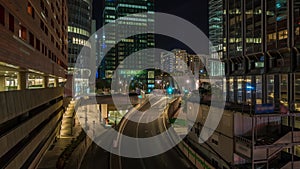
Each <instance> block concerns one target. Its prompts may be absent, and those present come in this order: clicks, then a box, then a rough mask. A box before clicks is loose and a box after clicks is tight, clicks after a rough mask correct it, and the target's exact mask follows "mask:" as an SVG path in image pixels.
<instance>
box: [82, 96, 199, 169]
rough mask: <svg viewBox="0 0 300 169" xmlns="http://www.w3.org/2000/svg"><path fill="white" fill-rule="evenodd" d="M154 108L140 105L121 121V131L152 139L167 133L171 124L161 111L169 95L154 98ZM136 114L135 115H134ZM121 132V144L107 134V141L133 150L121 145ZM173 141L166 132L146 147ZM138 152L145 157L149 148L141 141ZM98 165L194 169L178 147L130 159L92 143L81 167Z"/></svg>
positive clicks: (117, 168)
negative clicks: (137, 109)
mask: <svg viewBox="0 0 300 169" xmlns="http://www.w3.org/2000/svg"><path fill="white" fill-rule="evenodd" d="M150 102H151V105H152V106H151V107H152V108H151V109H148V108H149V104H145V105H144V106H143V107H141V109H140V111H139V112H137V111H133V112H130V113H129V114H128V116H127V119H128V118H129V119H131V120H127V119H125V120H122V121H121V123H120V125H119V127H118V131H119V132H120V133H122V134H123V135H126V136H130V137H134V138H149V137H153V136H155V135H158V134H160V133H167V132H166V130H167V129H168V128H169V124H168V123H167V121H166V118H165V115H164V114H162V112H163V109H164V107H165V105H166V102H167V100H166V98H151V99H150ZM132 117H134V118H132ZM122 137H123V136H122V135H121V136H120V137H119V138H118V146H117V147H115V146H113V143H112V142H113V141H112V140H113V138H110V135H109V134H107V136H106V137H105V138H107V139H108V140H109V141H107V144H112V148H115V149H119V151H120V152H121V151H124V150H125V151H130V150H128V149H126V147H122V145H123V146H124V145H126V144H123V143H122V140H124V139H123V138H122ZM170 144H173V142H172V139H171V138H170V137H169V136H168V135H167V134H166V135H165V137H162V138H161V139H159V140H157V141H155V142H153V143H151V144H149V147H147V148H150V149H151V148H157V147H162V145H170ZM135 148H136V149H135V150H133V151H137V153H138V154H140V155H141V156H142V154H145V152H144V151H147V148H146V149H145V147H144V148H143V147H141V145H140V144H139V143H137V144H136V147H135ZM89 168H93V169H94V168H99V169H188V168H195V167H194V166H193V164H191V163H190V162H189V161H188V159H187V158H186V157H184V155H183V154H182V153H181V152H180V150H179V149H178V148H177V146H175V147H173V148H171V149H169V150H168V151H166V152H163V153H161V154H159V155H155V156H151V157H147V158H138V156H137V157H136V158H128V157H121V156H118V155H115V154H112V153H109V152H107V151H105V150H103V149H102V148H101V147H99V146H97V145H96V144H92V146H91V147H90V148H89V150H88V152H87V154H86V155H85V158H84V160H83V163H82V166H81V169H89Z"/></svg>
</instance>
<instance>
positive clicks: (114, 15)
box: [102, 0, 155, 88]
mask: <svg viewBox="0 0 300 169" xmlns="http://www.w3.org/2000/svg"><path fill="white" fill-rule="evenodd" d="M135 13H147V14H148V15H146V14H140V15H134V16H131V17H130V18H127V20H123V19H122V20H119V21H116V19H118V18H120V17H124V16H127V15H130V14H135ZM153 14H154V2H153V1H152V0H148V1H136V0H119V1H113V0H106V1H105V8H104V12H103V21H104V24H107V23H111V24H115V27H117V28H118V29H115V30H114V31H106V30H104V33H103V34H104V36H103V44H102V48H106V47H110V46H112V45H113V44H115V43H116V39H117V37H118V36H122V35H126V34H129V32H130V31H134V30H131V29H130V28H131V27H132V26H134V28H135V29H136V30H146V31H147V30H153V29H154V15H153ZM152 16H153V17H152ZM154 45H155V44H154V35H153V34H140V35H135V36H132V37H129V38H127V39H123V40H122V41H120V42H119V43H117V45H113V46H114V48H113V49H112V50H110V51H109V52H108V53H107V55H106V56H105V57H104V62H105V63H104V65H105V78H106V79H108V80H109V79H111V78H112V75H113V73H114V70H116V69H117V68H119V69H120V70H121V71H120V72H118V74H119V75H120V76H123V77H127V76H128V77H130V76H132V74H136V73H138V72H139V71H138V70H140V69H141V68H142V65H143V64H144V63H154V52H153V53H151V52H150V53H149V51H148V52H146V53H145V52H139V54H137V55H136V57H135V58H134V60H131V61H130V63H129V64H126V65H120V63H121V62H122V61H123V60H124V59H125V58H126V57H127V56H129V55H131V54H133V53H134V52H138V51H140V50H142V49H147V48H153V47H154ZM149 56H150V57H149ZM135 70H136V71H135ZM145 76H146V77H145V78H144V79H142V81H143V83H144V84H148V87H150V88H151V86H154V80H153V81H152V80H150V81H149V79H148V77H147V76H148V75H147V73H146V74H145ZM147 79H148V80H147ZM149 85H150V86H149Z"/></svg>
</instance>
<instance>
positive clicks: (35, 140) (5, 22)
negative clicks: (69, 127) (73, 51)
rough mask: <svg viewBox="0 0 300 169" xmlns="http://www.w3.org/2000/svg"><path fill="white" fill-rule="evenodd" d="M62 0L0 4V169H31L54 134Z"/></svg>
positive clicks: (61, 64)
mask: <svg viewBox="0 0 300 169" xmlns="http://www.w3.org/2000/svg"><path fill="white" fill-rule="evenodd" d="M67 13H68V9H67V4H66V0H52V1H46V0H40V1H32V0H25V1H24V0H14V1H1V2H0V36H1V38H0V107H1V110H0V112H1V113H0V126H1V127H0V133H1V134H0V168H36V167H37V164H38V162H39V161H40V158H41V156H42V155H43V154H44V153H45V150H46V149H47V148H48V147H49V145H50V144H51V143H52V142H53V140H54V138H55V137H56V136H57V135H58V131H59V128H60V123H61V121H60V119H61V117H62V113H63V91H64V90H63V88H62V86H63V85H64V82H65V78H66V72H67V49H68V48H67V35H68V34H67V24H68V22H67V21H68V15H67Z"/></svg>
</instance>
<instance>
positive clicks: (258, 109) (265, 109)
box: [255, 104, 275, 114]
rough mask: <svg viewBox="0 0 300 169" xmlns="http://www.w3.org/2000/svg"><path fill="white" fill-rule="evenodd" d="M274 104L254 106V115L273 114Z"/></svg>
mask: <svg viewBox="0 0 300 169" xmlns="http://www.w3.org/2000/svg"><path fill="white" fill-rule="evenodd" d="M274 107H275V106H274V104H257V105H255V114H269V113H274Z"/></svg>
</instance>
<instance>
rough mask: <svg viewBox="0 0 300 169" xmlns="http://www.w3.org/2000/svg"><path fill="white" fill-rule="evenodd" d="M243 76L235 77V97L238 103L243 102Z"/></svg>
mask: <svg viewBox="0 0 300 169" xmlns="http://www.w3.org/2000/svg"><path fill="white" fill-rule="evenodd" d="M243 81H244V79H243V77H241V76H239V77H238V79H237V89H238V95H237V96H238V97H237V102H238V103H243Z"/></svg>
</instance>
